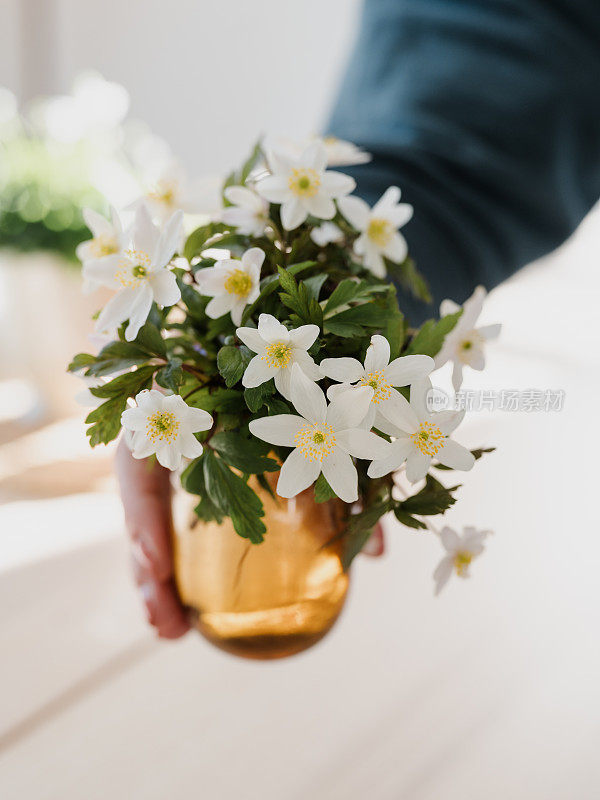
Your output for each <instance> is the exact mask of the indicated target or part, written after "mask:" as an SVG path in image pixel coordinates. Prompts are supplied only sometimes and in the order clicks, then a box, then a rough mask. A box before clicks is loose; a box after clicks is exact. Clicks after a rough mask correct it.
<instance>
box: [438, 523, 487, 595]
mask: <svg viewBox="0 0 600 800" xmlns="http://www.w3.org/2000/svg"><path fill="white" fill-rule="evenodd" d="M490 534H491V531H478V530H477V529H476V528H473V527H470V526H465V527H464V528H463V534H462V536H461V535H460V534H459V533H457V532H456V531H455V530H453V529H452V528H449V527H448V526H446V527H444V528H442V530H441V531H440V540H441V542H442V545H443V546H444V549H445V551H446V555H445V556H444V557H443V558H442V560H441V561H440V563H439V564H438V565H437V567H436V569H435V572H434V573H433V579H434V581H435V593H436V595H437V594H439V593H440V592H441V591H442V589H443V588H444V586H445V585H446V584H447V583H448V581H449V580H450V576H451V575H452V572H453V571H455V572H456V574H457V575H458V576H459V578H468V577H469V567H470V565H471V561H472V560H473V559H474V558H476V557H477V556H479V555H481V553H483V551H484V549H485V548H484V545H483V542H484V540H485V538H486V537H487V536H489V535H490Z"/></svg>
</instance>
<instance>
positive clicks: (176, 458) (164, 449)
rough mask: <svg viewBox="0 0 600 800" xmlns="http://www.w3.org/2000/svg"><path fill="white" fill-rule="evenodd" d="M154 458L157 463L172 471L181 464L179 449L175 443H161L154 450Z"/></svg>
mask: <svg viewBox="0 0 600 800" xmlns="http://www.w3.org/2000/svg"><path fill="white" fill-rule="evenodd" d="M156 459H157V461H158V463H159V464H162V466H163V467H166V468H167V469H170V470H171V471H172V472H173V471H175V470H176V469H179V467H180V466H181V451H180V450H179V448H178V447H177V445H176V444H175V443H173V444H163V445H162V446H161V447H159V448H158V449H157V451H156Z"/></svg>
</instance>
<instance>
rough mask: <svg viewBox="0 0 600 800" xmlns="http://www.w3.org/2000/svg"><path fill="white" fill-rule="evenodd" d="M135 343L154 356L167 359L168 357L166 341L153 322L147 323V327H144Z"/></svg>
mask: <svg viewBox="0 0 600 800" xmlns="http://www.w3.org/2000/svg"><path fill="white" fill-rule="evenodd" d="M134 342H135V344H137V345H138V347H141V348H142V350H146V351H147V352H148V353H150V354H151V355H153V356H159V357H160V358H166V356H167V347H166V345H165V340H164V339H163V338H162V336H161V335H160V331H159V329H158V328H157V327H156V325H154V324H153V323H152V322H146V324H145V325H142V327H141V328H140V330H139V332H138V335H137V336H136V337H135V339H134Z"/></svg>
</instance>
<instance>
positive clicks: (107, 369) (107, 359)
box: [87, 342, 151, 377]
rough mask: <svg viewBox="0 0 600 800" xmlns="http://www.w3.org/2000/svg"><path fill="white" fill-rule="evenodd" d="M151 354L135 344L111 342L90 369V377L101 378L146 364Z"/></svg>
mask: <svg viewBox="0 0 600 800" xmlns="http://www.w3.org/2000/svg"><path fill="white" fill-rule="evenodd" d="M150 357H151V356H150V354H149V353H148V352H147V351H146V350H143V349H142V348H141V347H139V346H138V345H137V344H134V343H133V342H110V343H109V344H107V345H105V347H103V348H102V350H101V351H100V352H99V353H98V355H97V356H96V360H95V363H94V364H92V365H91V366H90V367H89V368H88V372H87V374H88V375H95V376H96V377H101V376H103V375H111V374H113V373H115V372H123V370H128V369H131V367H133V366H137V365H140V364H144V363H145V362H146V361H148V359H149V358H150Z"/></svg>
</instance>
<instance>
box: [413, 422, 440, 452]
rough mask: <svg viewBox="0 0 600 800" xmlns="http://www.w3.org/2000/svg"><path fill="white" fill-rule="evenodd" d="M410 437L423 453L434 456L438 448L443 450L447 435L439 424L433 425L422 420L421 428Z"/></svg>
mask: <svg viewBox="0 0 600 800" xmlns="http://www.w3.org/2000/svg"><path fill="white" fill-rule="evenodd" d="M410 438H411V439H412V442H413V444H414V445H415V447H416V448H417V450H420V451H421V453H423V455H426V456H434V455H435V454H436V453H437V452H438V450H441V448H442V446H443V444H444V439H445V438H446V437H445V436H444V434H443V433H442V432H441V430H440V429H439V428H438V427H437V425H433V424H432V423H431V422H422V423H421V425H420V426H419V430H418V431H415V433H412V434H411V436H410Z"/></svg>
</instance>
